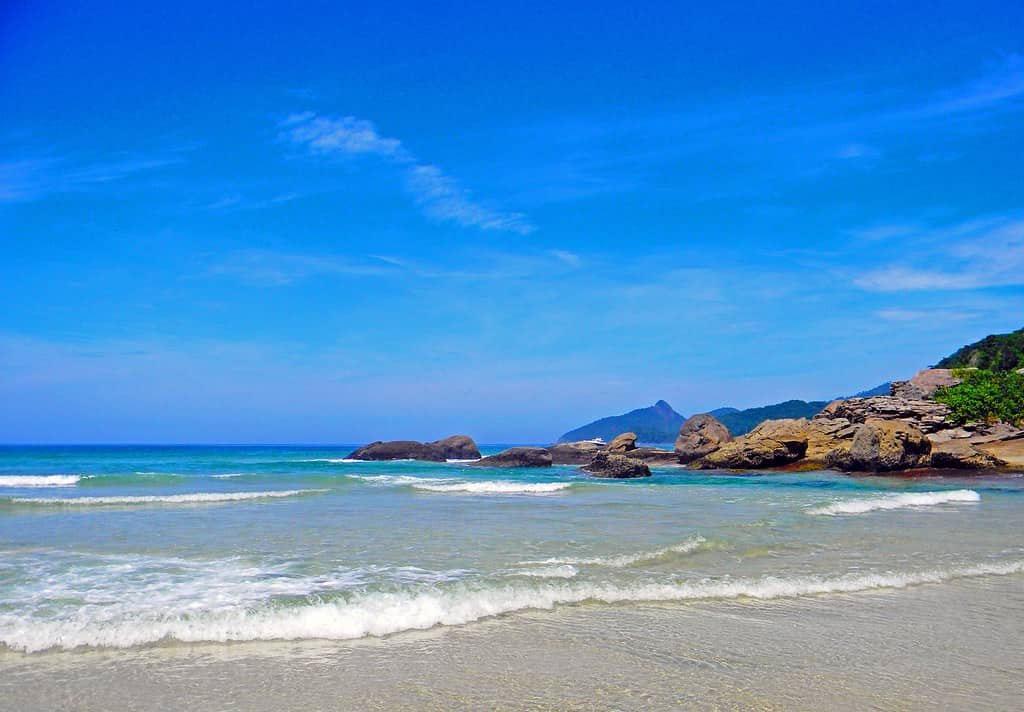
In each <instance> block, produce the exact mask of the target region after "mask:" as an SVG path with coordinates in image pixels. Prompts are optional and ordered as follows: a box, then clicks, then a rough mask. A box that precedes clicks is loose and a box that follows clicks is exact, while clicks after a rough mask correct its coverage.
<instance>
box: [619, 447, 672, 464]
mask: <svg viewBox="0 0 1024 712" xmlns="http://www.w3.org/2000/svg"><path fill="white" fill-rule="evenodd" d="M625 455H626V457H628V458H629V459H630V460H640V461H641V462H646V463H647V464H648V465H652V466H654V467H657V466H658V465H678V464H680V463H679V456H678V455H676V454H675V453H674V452H672V451H671V450H662V449H660V448H656V447H638V448H636V449H635V450H630V451H629V452H627V453H625Z"/></svg>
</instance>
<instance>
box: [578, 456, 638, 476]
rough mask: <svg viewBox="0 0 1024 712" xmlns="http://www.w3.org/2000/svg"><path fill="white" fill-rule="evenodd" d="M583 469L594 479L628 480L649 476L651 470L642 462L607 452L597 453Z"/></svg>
mask: <svg viewBox="0 0 1024 712" xmlns="http://www.w3.org/2000/svg"><path fill="white" fill-rule="evenodd" d="M583 469H584V470H586V471H587V472H589V473H590V474H592V475H594V476H595V477H610V478H615V479H629V478H633V477H650V476H651V469H650V468H649V467H648V466H647V465H646V464H644V463H643V462H640V461H638V460H634V459H632V458H629V457H626V456H625V455H617V454H615V453H609V452H599V453H597V454H596V455H594V461H593V462H591V463H590V464H589V465H587V466H586V467H584V468H583Z"/></svg>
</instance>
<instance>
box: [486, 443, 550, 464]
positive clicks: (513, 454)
mask: <svg viewBox="0 0 1024 712" xmlns="http://www.w3.org/2000/svg"><path fill="white" fill-rule="evenodd" d="M470 464H471V465H473V466H476V467H551V464H552V461H551V453H550V452H548V450H547V449H546V448H542V447H510V448H509V449H508V450H502V451H501V452H499V453H498V454H497V455H490V456H489V457H485V458H482V459H480V460H477V461H476V462H473V463H470Z"/></svg>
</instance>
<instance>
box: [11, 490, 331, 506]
mask: <svg viewBox="0 0 1024 712" xmlns="http://www.w3.org/2000/svg"><path fill="white" fill-rule="evenodd" d="M326 491H327V490H325V489H301V490H269V491H266V492H194V493H189V494H166V495H140V496H129V495H125V496H118V497H11V498H10V499H8V500H7V501H8V502H15V503H17V504H39V505H58V506H62V507H97V506H104V505H113V504H205V503H211V502H241V501H244V500H250V499H272V498H278V497H294V496H296V495H300V494H313V493H319V492H326Z"/></svg>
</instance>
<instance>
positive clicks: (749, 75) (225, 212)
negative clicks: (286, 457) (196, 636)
mask: <svg viewBox="0 0 1024 712" xmlns="http://www.w3.org/2000/svg"><path fill="white" fill-rule="evenodd" d="M209 4H210V3H196V2H189V1H184V2H177V3H163V4H160V6H157V5H156V4H154V3H107V2H102V1H101V0H97V1H94V2H89V3H85V2H45V1H41V0H36V1H34V2H19V1H18V0H14V2H7V3H4V4H3V8H2V9H0V250H2V252H0V303H2V304H3V305H4V308H3V309H2V310H0V373H2V374H3V375H2V377H0V441H2V442H361V441H365V440H370V439H377V438H398V437H412V438H432V437H436V436H442V435H445V434H448V433H450V432H468V433H470V434H472V435H474V436H475V437H476V438H477V439H478V440H480V441H483V442H509V441H534V442H541V441H547V440H551V439H553V438H555V437H557V436H558V435H559V434H560V433H562V432H564V431H565V430H568V429H569V428H571V427H575V426H577V425H579V424H581V423H583V422H586V421H588V420H591V419H593V418H596V417H600V416H603V415H608V414H612V413H618V412H623V411H625V410H629V409H631V408H635V407H640V406H643V405H648V404H650V403H653V402H654V401H655V400H657V399H659V398H664V399H666V400H668V401H669V402H670V403H671V404H672V405H673V406H675V408H676V409H677V410H679V411H680V412H682V413H684V414H691V413H694V412H699V411H701V410H707V409H711V408H714V407H718V406H722V405H733V406H739V407H744V406H752V405H760V404H764V403H768V402H774V401H779V400H784V399H787V398H791V397H796V398H807V399H812V398H822V399H823V398H830V397H832V396H837V395H843V394H848V393H851V392H854V391H857V390H860V389H862V388H867V387H870V386H874V385H876V384H877V383H880V382H882V381H885V380H888V379H891V378H899V377H906V376H908V375H909V374H911V373H913V372H914V371H915V370H917V369H918V368H921V367H924V366H927V365H929V364H930V363H932V362H934V361H935V360H937V359H938V358H940V357H941V356H943V355H945V354H946V353H948V352H950V351H952V350H954V349H955V348H957V347H958V346H960V345H962V344H963V343H965V342H968V341H972V340H974V339H976V338H979V337H981V336H984V335H985V334H988V333H992V332H1000V331H1009V330H1012V329H1015V328H1020V327H1021V326H1022V325H1024V180H1022V169H1021V157H1022V156H1024V33H1022V32H1021V31H1020V28H1021V27H1024V5H1021V4H1020V3H1019V2H1001V3H986V2H977V3H962V2H961V3H942V2H939V3H896V4H895V6H894V4H893V3H857V4H856V5H857V7H852V5H854V4H836V5H835V6H831V5H830V4H827V3H826V4H822V3H809V2H798V3H794V2H782V3H778V2H776V3H764V4H752V3H742V4H737V5H736V6H733V7H727V8H720V7H711V6H710V5H709V4H706V3H701V4H696V3H694V4H689V3H643V4H641V6H639V7H635V6H629V5H628V4H625V3H615V4H607V3H593V2H590V3H559V4H558V7H557V8H551V7H548V6H547V5H548V4H545V3H514V4H508V5H505V6H501V7H494V6H492V5H493V4H491V3H475V4H469V3H466V4H463V3H454V4H447V3H374V4H371V5H366V4H354V3H303V4H302V6H301V8H298V7H292V6H290V5H288V4H285V3H263V2H246V3H229V2H225V3H216V5H217V9H211V8H209V7H208V5H209Z"/></svg>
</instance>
